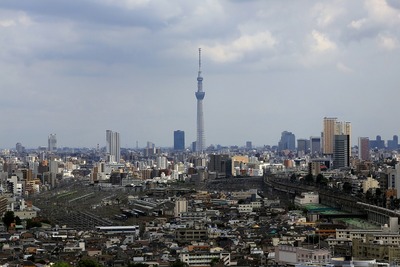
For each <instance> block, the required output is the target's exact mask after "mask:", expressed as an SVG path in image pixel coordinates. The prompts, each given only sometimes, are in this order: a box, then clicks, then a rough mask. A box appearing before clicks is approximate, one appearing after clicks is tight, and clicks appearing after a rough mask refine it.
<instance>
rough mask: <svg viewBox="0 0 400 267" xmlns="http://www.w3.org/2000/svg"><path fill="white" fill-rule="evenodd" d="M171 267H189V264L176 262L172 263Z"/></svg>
mask: <svg viewBox="0 0 400 267" xmlns="http://www.w3.org/2000/svg"><path fill="white" fill-rule="evenodd" d="M169 266H170V267H187V266H188V264H187V263H185V262H183V261H181V260H176V261H174V262H172V263H170V265H169Z"/></svg>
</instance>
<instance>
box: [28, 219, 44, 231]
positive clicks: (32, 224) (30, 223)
mask: <svg viewBox="0 0 400 267" xmlns="http://www.w3.org/2000/svg"><path fill="white" fill-rule="evenodd" d="M33 227H42V223H41V222H37V221H33V220H32V219H28V220H26V229H31V228H33Z"/></svg>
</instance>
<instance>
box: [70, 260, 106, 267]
mask: <svg viewBox="0 0 400 267" xmlns="http://www.w3.org/2000/svg"><path fill="white" fill-rule="evenodd" d="M76 266H78V267H102V266H103V265H101V264H100V263H98V262H96V261H94V260H92V259H82V260H80V261H78V264H77V265H76Z"/></svg>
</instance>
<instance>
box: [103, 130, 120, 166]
mask: <svg viewBox="0 0 400 267" xmlns="http://www.w3.org/2000/svg"><path fill="white" fill-rule="evenodd" d="M106 142H107V146H106V149H107V154H108V155H109V156H110V158H109V162H116V163H119V160H120V159H121V150H120V142H119V133H117V132H113V131H111V130H107V131H106Z"/></svg>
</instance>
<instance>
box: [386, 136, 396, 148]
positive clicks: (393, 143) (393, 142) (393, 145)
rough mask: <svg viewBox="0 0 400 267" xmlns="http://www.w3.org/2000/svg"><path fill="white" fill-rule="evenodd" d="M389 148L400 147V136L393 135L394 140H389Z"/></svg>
mask: <svg viewBox="0 0 400 267" xmlns="http://www.w3.org/2000/svg"><path fill="white" fill-rule="evenodd" d="M387 148H388V149H390V150H397V149H398V148H399V137H398V136H397V135H393V140H388V141H387Z"/></svg>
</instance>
